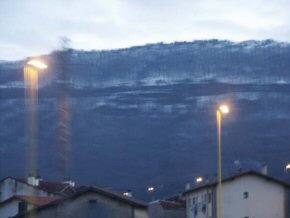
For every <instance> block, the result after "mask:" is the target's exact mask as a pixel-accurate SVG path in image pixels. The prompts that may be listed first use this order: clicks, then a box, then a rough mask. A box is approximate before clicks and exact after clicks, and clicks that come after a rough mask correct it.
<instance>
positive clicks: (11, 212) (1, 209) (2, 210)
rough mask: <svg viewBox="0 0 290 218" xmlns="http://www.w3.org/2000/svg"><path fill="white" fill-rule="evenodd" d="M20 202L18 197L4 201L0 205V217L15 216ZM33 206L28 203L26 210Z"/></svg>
mask: <svg viewBox="0 0 290 218" xmlns="http://www.w3.org/2000/svg"><path fill="white" fill-rule="evenodd" d="M19 202H21V201H20V200H18V199H13V200H11V201H9V202H7V203H4V204H3V205H1V206H0V218H8V217H12V216H15V215H16V214H17V213H18V204H19ZM32 208H33V205H31V204H28V205H27V210H30V209H32Z"/></svg>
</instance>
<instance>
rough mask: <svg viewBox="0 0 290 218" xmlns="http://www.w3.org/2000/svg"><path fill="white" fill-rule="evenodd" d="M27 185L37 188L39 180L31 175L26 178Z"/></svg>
mask: <svg viewBox="0 0 290 218" xmlns="http://www.w3.org/2000/svg"><path fill="white" fill-rule="evenodd" d="M27 183H28V184H29V185H32V186H39V178H37V177H36V176H33V175H29V176H28V178H27Z"/></svg>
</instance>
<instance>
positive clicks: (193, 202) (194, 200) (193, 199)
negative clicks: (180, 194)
mask: <svg viewBox="0 0 290 218" xmlns="http://www.w3.org/2000/svg"><path fill="white" fill-rule="evenodd" d="M194 204H196V199H195V197H193V198H192V205H194Z"/></svg>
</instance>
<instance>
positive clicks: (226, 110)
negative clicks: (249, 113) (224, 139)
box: [219, 105, 230, 114]
mask: <svg viewBox="0 0 290 218" xmlns="http://www.w3.org/2000/svg"><path fill="white" fill-rule="evenodd" d="M219 111H220V112H221V113H222V114H227V113H229V112H230V108H229V107H228V106H227V105H221V106H220V107H219Z"/></svg>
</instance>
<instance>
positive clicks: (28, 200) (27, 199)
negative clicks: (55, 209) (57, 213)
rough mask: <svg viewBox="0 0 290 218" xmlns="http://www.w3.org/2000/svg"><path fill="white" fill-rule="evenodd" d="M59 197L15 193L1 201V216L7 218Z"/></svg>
mask: <svg viewBox="0 0 290 218" xmlns="http://www.w3.org/2000/svg"><path fill="white" fill-rule="evenodd" d="M57 199H58V197H38V196H27V195H14V196H13V197H11V198H8V199H7V200H5V201H2V202H1V203H0V217H1V218H7V217H11V216H14V215H16V214H18V213H22V212H25V211H28V210H31V209H33V208H36V207H39V206H43V205H45V204H48V203H50V202H52V201H55V200H57Z"/></svg>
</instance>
